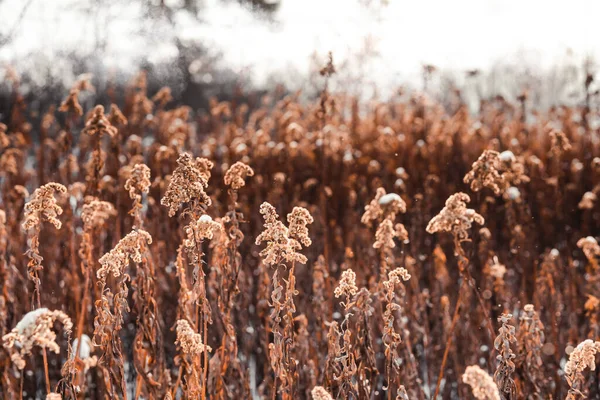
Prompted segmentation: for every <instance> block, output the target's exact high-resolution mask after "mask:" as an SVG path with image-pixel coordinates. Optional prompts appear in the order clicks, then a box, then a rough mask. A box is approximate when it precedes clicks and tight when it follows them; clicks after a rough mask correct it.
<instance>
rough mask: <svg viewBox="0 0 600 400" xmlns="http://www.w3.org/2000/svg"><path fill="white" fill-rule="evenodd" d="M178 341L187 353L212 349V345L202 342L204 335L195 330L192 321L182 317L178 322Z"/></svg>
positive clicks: (200, 352) (195, 353)
mask: <svg viewBox="0 0 600 400" xmlns="http://www.w3.org/2000/svg"><path fill="white" fill-rule="evenodd" d="M176 331H177V341H176V342H175V343H176V344H179V346H181V350H182V351H183V352H184V353H185V354H190V355H200V354H202V353H204V352H210V351H212V349H211V347H210V346H207V345H205V344H204V343H202V335H201V334H199V333H196V332H194V330H193V329H192V327H191V326H190V323H189V322H188V321H187V320H185V319H180V320H178V321H177V324H176Z"/></svg>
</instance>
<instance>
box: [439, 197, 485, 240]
mask: <svg viewBox="0 0 600 400" xmlns="http://www.w3.org/2000/svg"><path fill="white" fill-rule="evenodd" d="M470 201H471V198H470V197H469V195H467V194H465V193H462V192H459V193H455V194H453V195H452V196H450V197H449V198H448V200H446V206H445V207H444V208H443V209H442V210H441V211H440V213H439V214H438V215H436V216H435V217H433V218H432V219H431V221H429V224H427V232H429V233H435V232H452V234H453V235H454V236H455V238H456V239H457V240H458V241H460V242H462V241H465V240H468V239H469V234H468V232H467V231H468V230H469V229H470V228H471V226H472V224H473V222H476V223H478V224H479V225H483V224H484V223H485V220H484V219H483V217H482V216H481V215H479V214H477V213H476V212H475V210H473V209H471V208H467V203H468V202H470Z"/></svg>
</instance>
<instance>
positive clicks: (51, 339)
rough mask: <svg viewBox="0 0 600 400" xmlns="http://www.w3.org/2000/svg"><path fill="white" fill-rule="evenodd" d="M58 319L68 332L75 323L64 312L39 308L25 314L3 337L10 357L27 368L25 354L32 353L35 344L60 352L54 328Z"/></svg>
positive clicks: (19, 366) (21, 366) (18, 365)
mask: <svg viewBox="0 0 600 400" xmlns="http://www.w3.org/2000/svg"><path fill="white" fill-rule="evenodd" d="M56 321H59V322H61V323H62V324H63V325H64V329H65V331H66V332H68V333H69V332H70V331H71V328H72V327H73V324H72V323H71V319H70V318H69V317H68V316H67V315H66V314H65V313H64V312H62V311H50V310H48V309H47V308H38V309H37V310H33V311H30V312H28V313H27V314H25V315H24V316H23V318H22V319H21V321H19V323H18V324H17V326H15V327H14V328H13V330H12V331H10V333H7V334H6V335H4V336H3V337H2V340H3V341H4V347H5V348H6V349H7V350H8V351H9V352H11V356H10V358H11V360H12V361H13V362H14V363H15V365H16V366H17V368H19V369H23V368H25V359H24V356H26V355H29V354H31V350H32V349H33V347H34V346H38V347H40V348H43V349H48V350H50V351H53V352H54V353H57V354H58V353H59V351H60V347H59V346H58V344H57V343H56V333H55V332H54V331H53V330H52V328H53V326H54V323H55V322H56Z"/></svg>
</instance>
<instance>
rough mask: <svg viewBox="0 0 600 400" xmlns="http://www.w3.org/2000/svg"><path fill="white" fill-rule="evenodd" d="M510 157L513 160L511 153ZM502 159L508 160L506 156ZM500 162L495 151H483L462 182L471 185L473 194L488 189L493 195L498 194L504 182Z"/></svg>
mask: <svg viewBox="0 0 600 400" xmlns="http://www.w3.org/2000/svg"><path fill="white" fill-rule="evenodd" d="M502 154H503V155H504V154H505V153H502ZM510 155H511V156H512V159H514V155H513V154H512V152H511V153H510ZM504 158H505V159H507V160H510V158H508V157H506V156H505V157H504ZM500 161H501V160H500V154H499V153H498V152H497V151H495V150H484V152H483V153H482V154H481V156H479V158H478V159H477V161H475V162H474V163H473V165H472V166H471V170H470V171H469V172H468V173H467V175H465V178H464V179H463V180H464V182H465V183H469V184H471V190H473V191H474V192H478V191H480V190H481V189H483V188H484V187H488V188H490V189H492V190H493V191H494V194H496V195H498V194H500V192H501V190H502V188H503V187H504V186H505V180H504V178H503V176H502V175H501V174H500Z"/></svg>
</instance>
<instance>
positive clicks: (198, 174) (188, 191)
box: [160, 153, 213, 217]
mask: <svg viewBox="0 0 600 400" xmlns="http://www.w3.org/2000/svg"><path fill="white" fill-rule="evenodd" d="M212 167H213V163H212V162H210V161H209V160H207V159H205V158H200V157H197V158H195V159H194V158H193V157H192V156H191V155H190V154H189V153H182V154H180V156H179V158H178V159H177V168H175V171H173V176H172V177H171V181H170V182H169V187H168V188H167V192H166V193H165V195H164V197H163V198H162V199H161V201H160V203H161V204H162V205H163V206H166V207H169V217H172V216H174V215H175V213H176V212H177V210H178V209H179V207H180V206H181V205H183V204H186V203H189V202H190V201H192V200H197V201H199V202H200V204H203V205H205V206H210V204H211V200H210V197H208V195H207V194H206V192H205V191H204V190H205V189H206V188H207V187H208V180H209V179H210V170H211V168H212Z"/></svg>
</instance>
